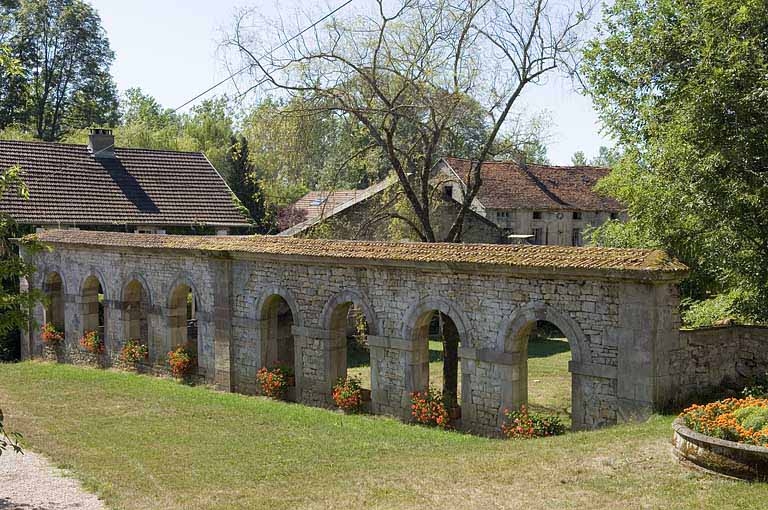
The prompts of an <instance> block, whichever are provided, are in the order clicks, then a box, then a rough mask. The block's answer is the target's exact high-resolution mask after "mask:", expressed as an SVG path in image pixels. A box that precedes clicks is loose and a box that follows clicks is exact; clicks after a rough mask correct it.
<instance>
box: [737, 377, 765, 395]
mask: <svg viewBox="0 0 768 510" xmlns="http://www.w3.org/2000/svg"><path fill="white" fill-rule="evenodd" d="M741 394H742V395H743V396H745V397H754V398H768V373H765V374H763V375H761V376H759V377H755V378H754V379H752V380H751V381H750V382H749V384H748V385H747V386H746V387H745V388H744V389H743V390H742V391H741Z"/></svg>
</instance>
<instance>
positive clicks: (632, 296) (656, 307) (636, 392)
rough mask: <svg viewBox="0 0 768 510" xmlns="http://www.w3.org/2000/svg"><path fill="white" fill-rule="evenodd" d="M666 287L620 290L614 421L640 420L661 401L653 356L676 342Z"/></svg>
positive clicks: (640, 286)
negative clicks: (615, 414) (615, 413)
mask: <svg viewBox="0 0 768 510" xmlns="http://www.w3.org/2000/svg"><path fill="white" fill-rule="evenodd" d="M672 287H673V284H670V283H666V282H665V283H648V284H641V283H634V284H633V283H627V284H623V285H622V286H621V294H620V303H621V306H620V308H619V324H620V326H619V328H618V329H617V330H616V331H615V334H616V335H617V342H618V360H617V362H618V366H617V378H618V380H617V388H616V396H617V407H618V409H617V421H619V422H623V421H629V420H644V419H646V418H647V417H648V416H650V415H651V414H652V413H653V411H654V409H657V408H658V407H659V403H660V402H661V401H662V400H663V399H662V397H663V396H664V388H663V385H662V383H663V382H664V380H665V379H663V377H664V376H665V374H664V373H663V370H660V369H661V368H662V367H663V365H662V363H661V360H660V357H659V355H658V354H657V353H663V352H666V351H668V350H669V349H670V348H671V347H675V346H672V345H670V344H671V343H674V342H679V331H678V324H677V322H676V320H675V317H676V311H674V312H673V311H672V310H671V306H670V305H676V303H670V295H669V293H670V291H671V288H672Z"/></svg>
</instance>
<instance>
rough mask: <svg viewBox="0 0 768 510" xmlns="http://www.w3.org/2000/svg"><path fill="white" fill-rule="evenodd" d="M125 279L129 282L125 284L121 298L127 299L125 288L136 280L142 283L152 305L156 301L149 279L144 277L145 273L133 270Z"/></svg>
mask: <svg viewBox="0 0 768 510" xmlns="http://www.w3.org/2000/svg"><path fill="white" fill-rule="evenodd" d="M124 281H125V282H127V283H126V284H125V285H123V289H122V295H121V296H120V299H121V300H123V301H124V300H125V289H126V287H127V286H128V284H129V283H131V282H132V281H136V282H138V283H139V284H140V285H141V287H142V289H143V290H144V292H145V293H146V295H147V301H148V302H149V304H150V306H151V305H153V304H154V303H155V300H154V298H153V297H152V287H151V286H150V285H149V282H148V281H147V279H146V278H145V277H144V275H143V274H141V273H137V272H131V273H129V274H127V275H126V278H125V280H124Z"/></svg>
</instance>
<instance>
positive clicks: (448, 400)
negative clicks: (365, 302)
mask: <svg viewBox="0 0 768 510" xmlns="http://www.w3.org/2000/svg"><path fill="white" fill-rule="evenodd" d="M414 336H415V338H414V341H415V342H416V346H417V349H418V353H419V356H420V357H421V358H422V359H424V360H426V363H422V364H420V366H421V369H420V372H421V374H416V377H415V379H416V380H417V381H421V382H422V384H421V387H419V385H418V384H416V385H415V387H416V391H425V390H426V389H428V388H429V387H430V386H431V387H434V388H437V389H438V390H440V391H441V392H442V395H443V403H444V404H445V407H446V408H447V409H448V412H449V415H450V417H451V419H452V420H456V419H458V418H459V417H460V409H461V359H460V357H459V348H460V347H461V334H460V333H459V329H458V327H457V326H456V323H455V322H454V320H453V319H451V317H450V316H449V315H448V314H446V313H443V312H440V311H438V310H430V311H429V312H426V313H424V314H422V315H421V317H420V318H419V319H418V321H417V322H416V328H415V330H414Z"/></svg>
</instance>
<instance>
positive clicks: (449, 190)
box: [443, 184, 453, 198]
mask: <svg viewBox="0 0 768 510" xmlns="http://www.w3.org/2000/svg"><path fill="white" fill-rule="evenodd" d="M443 197H444V198H453V186H452V185H450V184H446V185H445V186H443Z"/></svg>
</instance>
